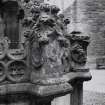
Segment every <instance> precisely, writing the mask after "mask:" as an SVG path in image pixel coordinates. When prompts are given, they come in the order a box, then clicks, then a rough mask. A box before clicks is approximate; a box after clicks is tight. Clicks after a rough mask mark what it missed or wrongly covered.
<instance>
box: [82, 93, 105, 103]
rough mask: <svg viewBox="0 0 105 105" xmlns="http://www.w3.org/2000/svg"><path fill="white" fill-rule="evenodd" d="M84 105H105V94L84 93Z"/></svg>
mask: <svg viewBox="0 0 105 105" xmlns="http://www.w3.org/2000/svg"><path fill="white" fill-rule="evenodd" d="M83 103H84V104H83V105H105V93H98V92H91V91H84V100H83Z"/></svg>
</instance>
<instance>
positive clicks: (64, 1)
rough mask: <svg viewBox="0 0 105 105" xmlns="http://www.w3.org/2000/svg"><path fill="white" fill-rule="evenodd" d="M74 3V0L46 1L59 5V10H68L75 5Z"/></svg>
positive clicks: (46, 0)
mask: <svg viewBox="0 0 105 105" xmlns="http://www.w3.org/2000/svg"><path fill="white" fill-rule="evenodd" d="M73 1H74V0H45V2H46V3H49V4H55V5H57V6H58V7H59V8H61V10H62V9H66V8H67V7H68V6H70V5H71V4H72V3H73Z"/></svg>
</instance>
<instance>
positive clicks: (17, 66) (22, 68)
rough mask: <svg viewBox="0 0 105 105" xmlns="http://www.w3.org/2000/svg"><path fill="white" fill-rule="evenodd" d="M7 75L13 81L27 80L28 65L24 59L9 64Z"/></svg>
mask: <svg viewBox="0 0 105 105" xmlns="http://www.w3.org/2000/svg"><path fill="white" fill-rule="evenodd" d="M7 68H8V70H7V77H8V79H9V80H10V81H12V82H22V81H24V80H27V78H26V77H27V73H28V72H27V65H26V64H25V62H24V61H12V62H9V63H8V66H7Z"/></svg>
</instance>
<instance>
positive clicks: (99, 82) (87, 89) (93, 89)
mask: <svg viewBox="0 0 105 105" xmlns="http://www.w3.org/2000/svg"><path fill="white" fill-rule="evenodd" d="M91 74H92V80H91V81H89V82H85V83H84V105H105V70H91Z"/></svg>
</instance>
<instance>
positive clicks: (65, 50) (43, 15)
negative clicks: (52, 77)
mask: <svg viewBox="0 0 105 105" xmlns="http://www.w3.org/2000/svg"><path fill="white" fill-rule="evenodd" d="M36 8H37V9H36ZM36 12H37V16H35V15H36ZM58 12H59V8H57V7H56V6H50V5H48V4H41V5H40V6H39V7H38V6H35V5H34V8H32V13H33V16H34V18H32V20H31V22H30V24H29V25H30V29H29V30H28V31H27V32H26V33H25V36H26V37H27V38H29V40H30V43H31V64H32V66H33V69H35V70H40V71H42V72H45V73H56V72H59V73H60V72H61V73H64V72H69V70H70V42H69V40H68V39H67V38H66V37H65V34H66V31H65V28H64V27H65V26H64V24H63V23H64V21H62V22H61V19H60V18H59V16H58V15H57V13H58ZM34 21H35V22H34ZM28 22H29V21H28V20H27V22H26V20H25V24H27V23H28ZM64 32H65V33H64Z"/></svg>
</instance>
